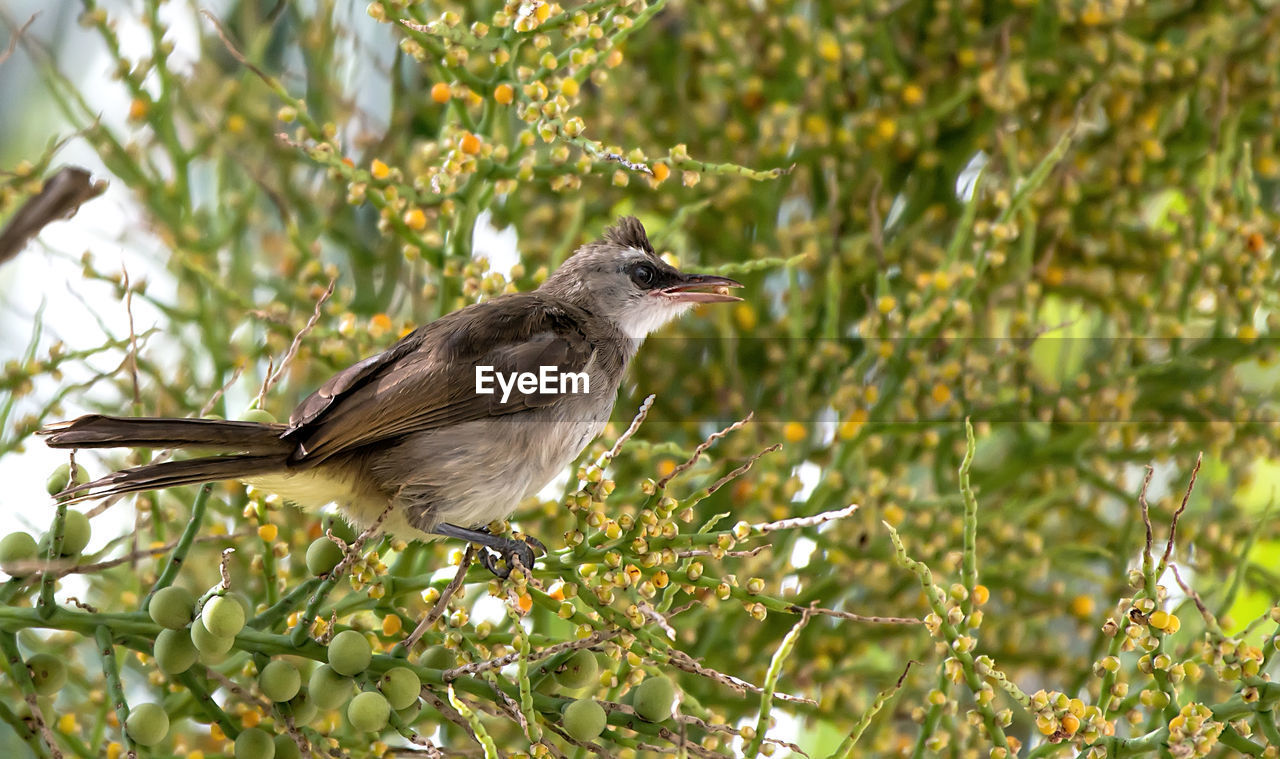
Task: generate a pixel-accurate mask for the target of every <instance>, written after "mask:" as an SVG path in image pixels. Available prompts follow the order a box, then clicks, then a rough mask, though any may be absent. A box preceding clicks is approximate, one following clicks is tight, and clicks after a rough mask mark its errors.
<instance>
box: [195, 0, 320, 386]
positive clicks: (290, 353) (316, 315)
mask: <svg viewBox="0 0 1280 759" xmlns="http://www.w3.org/2000/svg"><path fill="white" fill-rule="evenodd" d="M201 12H202V13H204V14H205V15H206V16H208V15H209V14H208V13H207V12H205V11H201ZM210 18H212V16H210ZM219 34H221V30H219ZM337 284H338V280H337V279H331V280H329V286H328V287H327V288H325V291H324V293H323V294H322V295H321V296H320V298H319V300H317V301H316V307H315V310H314V311H313V312H312V313H311V318H310V319H307V323H306V325H305V326H304V327H303V328H302V329H301V330H300V331H299V332H298V334H296V335H294V336H293V342H292V343H290V344H289V350H287V351H285V354H284V358H282V359H280V365H279V366H277V367H276V369H275V371H274V372H269V373H268V375H267V378H266V379H265V380H264V381H263V383H262V389H261V390H259V391H258V397H257V398H255V399H254V407H255V408H262V403H263V401H264V400H265V399H266V397H267V393H269V392H271V388H273V387H275V384H276V383H277V382H279V381H280V378H281V377H282V376H284V373H285V370H287V369H288V368H289V364H291V363H292V362H293V358H294V356H296V355H298V349H299V348H301V347H302V341H303V339H305V338H306V336H307V335H308V334H310V332H311V330H313V329H315V326H316V324H318V323H319V322H320V317H321V316H323V315H324V304H325V302H326V301H328V300H329V298H330V297H332V296H333V288H334V287H335V286H336V285H337Z"/></svg>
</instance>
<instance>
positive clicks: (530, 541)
mask: <svg viewBox="0 0 1280 759" xmlns="http://www.w3.org/2000/svg"><path fill="white" fill-rule="evenodd" d="M432 531H433V532H435V533H436V534H437V535H444V536H445V537H449V538H461V539H462V540H468V541H470V542H472V543H476V544H478V545H481V546H483V547H484V550H482V551H481V552H480V565H481V566H483V567H484V568H485V569H487V570H489V571H490V572H492V573H493V574H494V575H495V576H496V577H497V578H498V579H500V580H505V579H507V578H508V577H510V576H511V570H512V569H514V568H515V566H516V564H517V563H519V565H520V566H521V567H523V568H524V569H525V571H527V572H531V571H533V568H534V563H535V561H536V559H537V556H536V554H534V549H535V548H536V549H537V550H538V551H540V552H541V553H543V554H546V553H547V547H546V546H545V545H543V544H542V541H540V540H538V539H537V538H534V537H530V536H528V535H522V536H520V537H519V538H508V537H503V536H501V535H493V534H491V533H490V532H489V529H488V528H487V527H482V528H480V529H477V530H471V529H467V528H465V527H458V526H457V525H452V524H441V525H436V527H435V528H434V529H433V530H432ZM499 561H501V563H499Z"/></svg>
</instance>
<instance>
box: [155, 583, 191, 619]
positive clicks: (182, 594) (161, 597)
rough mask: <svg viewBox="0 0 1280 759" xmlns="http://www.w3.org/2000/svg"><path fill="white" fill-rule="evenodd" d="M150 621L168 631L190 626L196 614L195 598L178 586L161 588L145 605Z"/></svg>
mask: <svg viewBox="0 0 1280 759" xmlns="http://www.w3.org/2000/svg"><path fill="white" fill-rule="evenodd" d="M147 613H148V614H150V615H151V620H152V621H153V622H155V623H156V624H157V625H160V626H161V627H167V628H169V629H170V630H181V629H182V628H184V627H186V626H187V625H189V624H191V620H192V619H194V618H195V613H196V597H195V596H194V595H192V593H191V591H189V590H187V589H186V588H183V587H180V586H178V585H170V586H169V587H167V588H161V589H160V590H157V591H156V594H155V595H154V596H152V597H151V602H150V603H148V604H147Z"/></svg>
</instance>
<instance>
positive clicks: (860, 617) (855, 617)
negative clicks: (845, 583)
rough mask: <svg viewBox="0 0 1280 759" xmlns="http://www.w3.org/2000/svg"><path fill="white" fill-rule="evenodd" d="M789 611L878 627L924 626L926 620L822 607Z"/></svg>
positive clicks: (791, 609) (799, 607)
mask: <svg viewBox="0 0 1280 759" xmlns="http://www.w3.org/2000/svg"><path fill="white" fill-rule="evenodd" d="M789 611H791V612H793V613H795V614H804V613H806V612H807V613H809V614H820V615H822V616H824V617H836V618H838V619H847V620H850V621H852V622H870V623H872V624H877V625H922V624H924V620H921V619H916V618H915V617H875V616H867V615H865V614H854V613H852V612H848V611H837V610H836V609H824V608H822V607H821V606H794V605H793V606H792V607H791V608H790V609H789Z"/></svg>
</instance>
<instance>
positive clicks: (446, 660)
mask: <svg viewBox="0 0 1280 759" xmlns="http://www.w3.org/2000/svg"><path fill="white" fill-rule="evenodd" d="M420 663H421V664H422V666H424V667H426V668H427V669H453V668H454V667H456V666H457V665H458V657H457V656H456V655H454V653H453V651H450V650H449V649H448V648H447V647H446V646H432V647H431V648H428V649H427V650H426V651H423V652H422V659H421V660H420Z"/></svg>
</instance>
